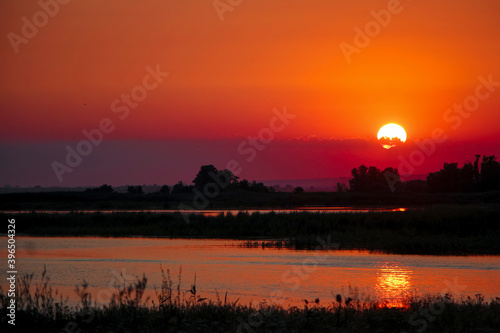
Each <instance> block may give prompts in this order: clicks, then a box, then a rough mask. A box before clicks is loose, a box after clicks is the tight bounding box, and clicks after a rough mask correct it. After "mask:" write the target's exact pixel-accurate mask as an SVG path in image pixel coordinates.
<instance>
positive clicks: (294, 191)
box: [293, 186, 304, 193]
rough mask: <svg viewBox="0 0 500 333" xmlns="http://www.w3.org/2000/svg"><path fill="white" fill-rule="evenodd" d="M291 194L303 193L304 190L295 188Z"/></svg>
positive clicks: (298, 187)
mask: <svg viewBox="0 0 500 333" xmlns="http://www.w3.org/2000/svg"><path fill="white" fill-rule="evenodd" d="M293 193H304V188H303V187H300V186H297V187H296V188H294V190H293Z"/></svg>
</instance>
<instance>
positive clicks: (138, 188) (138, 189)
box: [127, 185, 143, 194]
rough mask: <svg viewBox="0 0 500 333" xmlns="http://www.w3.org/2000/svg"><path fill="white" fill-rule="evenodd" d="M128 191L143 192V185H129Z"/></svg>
mask: <svg viewBox="0 0 500 333" xmlns="http://www.w3.org/2000/svg"><path fill="white" fill-rule="evenodd" d="M127 192H128V193H131V194H142V193H143V191H142V186H141V185H137V186H129V187H128V188H127Z"/></svg>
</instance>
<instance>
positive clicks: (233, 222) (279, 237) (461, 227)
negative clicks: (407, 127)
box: [0, 205, 500, 255]
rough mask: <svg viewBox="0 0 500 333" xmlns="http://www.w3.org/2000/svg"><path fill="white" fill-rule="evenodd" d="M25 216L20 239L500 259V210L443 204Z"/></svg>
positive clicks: (481, 206) (497, 207)
mask: <svg viewBox="0 0 500 333" xmlns="http://www.w3.org/2000/svg"><path fill="white" fill-rule="evenodd" d="M2 216H3V217H4V218H6V217H7V215H6V214H0V217H2ZM11 217H12V216H10V218H11ZM20 218H21V219H22V221H23V224H22V228H21V229H20V230H18V231H17V232H18V235H33V236H82V235H92V236H104V237H127V236H145V237H170V238H182V237H199V238H226V239H242V240H247V242H244V243H242V244H241V245H242V246H248V247H253V246H259V247H270V246H272V247H278V248H280V247H281V248H292V249H298V250H302V249H305V250H311V249H315V248H317V246H318V241H317V239H318V237H319V238H321V239H326V238H327V237H330V238H331V241H332V242H333V243H337V244H338V248H339V249H368V250H370V251H380V252H385V253H398V254H441V255H468V254H474V255H481V254H500V224H499V223H498V221H500V205H470V206H466V205H465V206H464V205H462V206H459V205H451V206H450V205H442V206H432V207H428V208H425V209H416V210H409V211H405V212H370V213H335V214H332V213H311V212H296V213H254V214H248V213H244V212H242V213H238V214H236V215H231V214H227V215H224V214H220V215H218V216H202V215H195V214H192V215H190V216H189V221H190V223H186V221H185V218H184V216H182V215H181V214H180V213H168V214H157V213H147V212H141V213H111V214H103V213H88V214H87V213H69V214H40V213H29V214H24V215H22V217H20ZM255 239H260V241H257V242H256V241H254V240H255ZM249 240H250V241H249Z"/></svg>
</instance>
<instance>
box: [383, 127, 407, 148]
mask: <svg viewBox="0 0 500 333" xmlns="http://www.w3.org/2000/svg"><path fill="white" fill-rule="evenodd" d="M377 140H378V141H379V142H380V144H381V145H382V147H384V148H385V149H390V148H392V147H395V146H397V145H398V144H400V143H403V142H405V141H406V132H405V130H404V128H403V127H401V126H399V125H398V124H387V125H384V126H382V128H380V130H379V131H378V134H377Z"/></svg>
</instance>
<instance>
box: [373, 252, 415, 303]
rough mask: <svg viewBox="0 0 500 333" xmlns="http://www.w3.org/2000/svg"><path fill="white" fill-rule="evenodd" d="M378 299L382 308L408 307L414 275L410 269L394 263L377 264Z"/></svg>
mask: <svg viewBox="0 0 500 333" xmlns="http://www.w3.org/2000/svg"><path fill="white" fill-rule="evenodd" d="M377 266H378V270H377V285H376V293H377V298H378V300H379V301H380V302H381V304H382V306H387V307H407V306H408V304H407V299H408V296H410V295H411V294H412V281H411V280H412V274H413V272H412V271H411V270H410V269H409V267H407V266H404V265H402V264H401V263H398V262H394V261H385V262H378V263H377Z"/></svg>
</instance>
